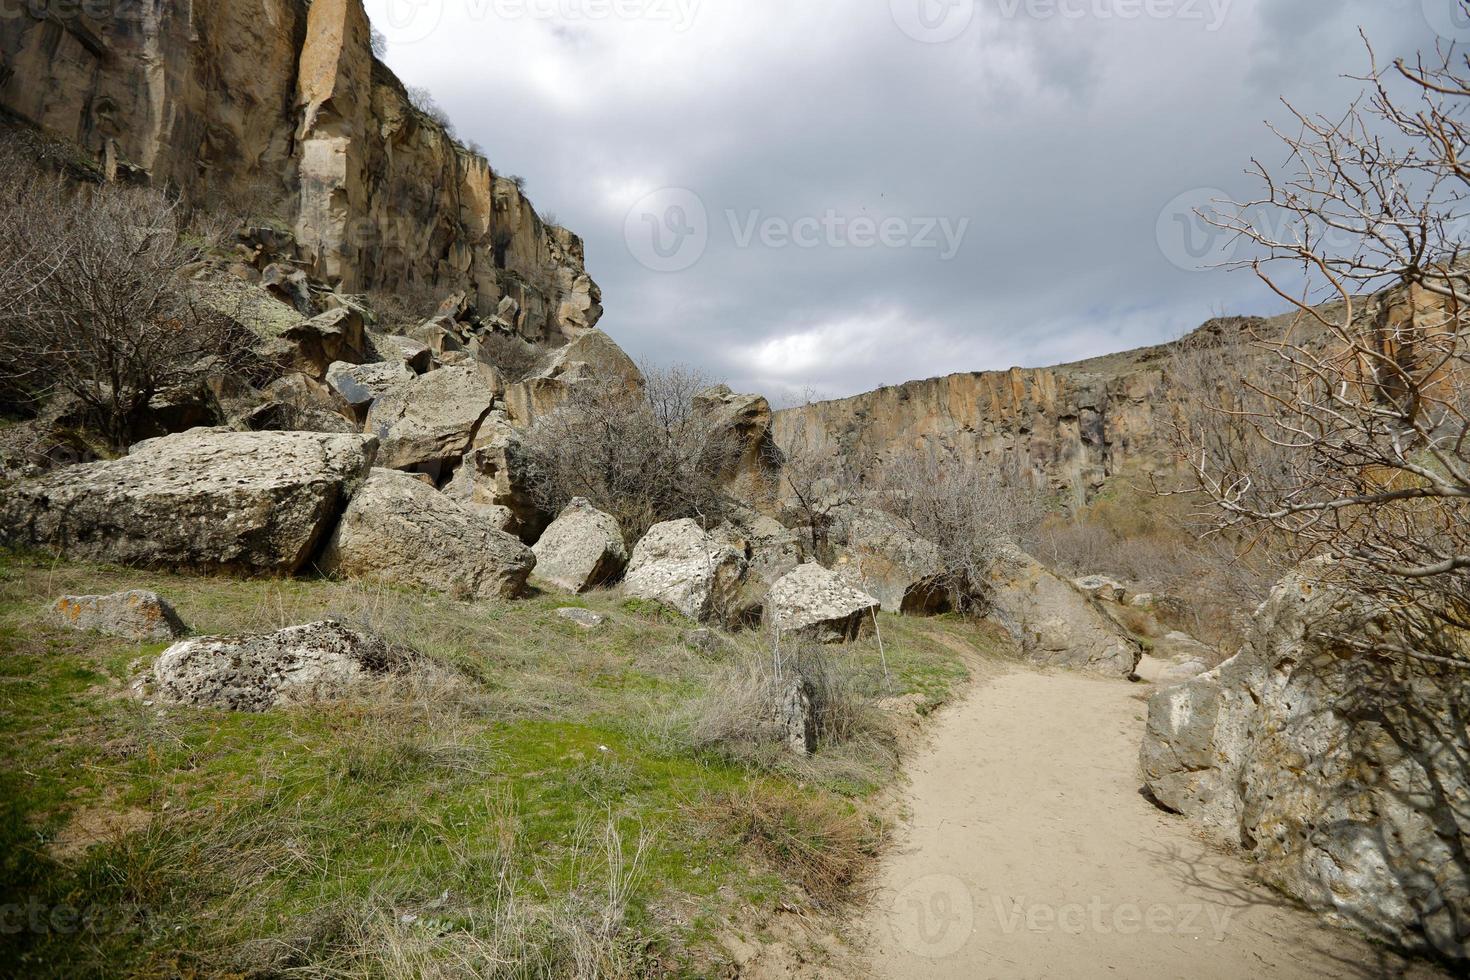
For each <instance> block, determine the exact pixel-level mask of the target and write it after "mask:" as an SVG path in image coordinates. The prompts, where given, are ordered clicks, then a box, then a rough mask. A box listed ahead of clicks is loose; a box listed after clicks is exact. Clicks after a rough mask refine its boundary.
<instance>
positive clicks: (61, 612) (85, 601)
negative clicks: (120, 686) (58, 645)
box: [51, 590, 188, 642]
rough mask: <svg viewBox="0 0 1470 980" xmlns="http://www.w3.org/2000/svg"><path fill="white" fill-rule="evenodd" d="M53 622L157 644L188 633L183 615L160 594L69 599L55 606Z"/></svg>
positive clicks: (52, 609) (129, 593)
mask: <svg viewBox="0 0 1470 980" xmlns="http://www.w3.org/2000/svg"><path fill="white" fill-rule="evenodd" d="M51 620H52V622H55V623H58V624H59V625H61V626H65V627H67V628H68V629H74V630H87V631H91V632H94V633H102V634H105V635H107V636H117V637H121V638H122V639H124V640H138V641H140V642H141V641H149V642H157V641H159V640H172V639H174V638H176V637H180V636H183V635H184V634H185V633H186V632H188V631H187V630H186V629H185V628H184V623H183V621H182V620H180V619H179V614H178V613H176V612H174V607H173V606H171V605H169V604H168V602H167V601H166V600H165V599H163V597H161V596H160V595H159V594H158V593H156V592H145V591H142V590H133V591H131V592H114V593H113V594H111V595H67V596H62V597H61V598H60V599H57V600H56V602H55V603H53V604H52V606H51Z"/></svg>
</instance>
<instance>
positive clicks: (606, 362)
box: [505, 330, 645, 427]
mask: <svg viewBox="0 0 1470 980" xmlns="http://www.w3.org/2000/svg"><path fill="white" fill-rule="evenodd" d="M589 383H596V384H600V385H603V386H605V390H604V391H603V394H604V395H605V396H609V397H611V396H613V395H614V394H615V393H617V392H626V393H627V395H628V396H629V397H638V396H639V395H640V394H641V393H642V391H643V387H644V384H645V381H644V378H643V372H642V371H639V370H638V365H637V364H635V363H633V359H632V358H631V357H629V356H628V355H627V354H626V353H625V352H624V351H623V349H622V348H621V347H619V346H618V345H617V344H616V343H615V342H614V341H613V339H612V338H611V337H609V336H608V335H607V334H605V333H603V332H602V331H601V330H591V331H588V332H587V333H584V334H582V335H581V336H579V337H578V338H577V339H576V340H574V341H572V342H571V343H570V344H568V345H567V346H566V347H563V348H561V349H560V350H558V351H556V352H555V353H553V354H552V355H550V357H548V358H547V359H546V362H545V363H543V364H540V365H537V369H536V371H535V373H534V374H532V375H531V376H530V377H528V378H526V379H524V380H522V381H519V382H517V383H515V384H513V385H511V386H510V387H509V388H507V389H506V392H505V403H506V407H507V408H508V409H509V411H510V417H511V418H512V419H513V420H514V421H515V423H516V424H517V425H520V426H523V427H525V426H530V425H533V424H535V422H536V420H537V419H538V418H540V417H542V416H543V415H550V414H551V413H552V412H554V411H556V410H557V409H558V408H560V407H561V406H562V405H564V404H566V402H567V399H568V397H569V393H570V391H571V389H572V387H573V386H575V385H579V384H589Z"/></svg>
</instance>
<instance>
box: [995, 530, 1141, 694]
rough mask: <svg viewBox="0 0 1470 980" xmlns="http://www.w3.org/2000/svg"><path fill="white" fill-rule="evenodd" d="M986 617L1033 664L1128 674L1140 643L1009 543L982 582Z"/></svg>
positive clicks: (1138, 655) (998, 552)
mask: <svg viewBox="0 0 1470 980" xmlns="http://www.w3.org/2000/svg"><path fill="white" fill-rule="evenodd" d="M984 591H985V600H986V602H987V603H988V605H989V608H990V615H991V616H992V617H993V618H994V619H996V620H997V621H999V622H1000V623H1001V625H1002V626H1004V627H1005V628H1006V630H1007V631H1008V632H1010V634H1011V635H1012V636H1013V637H1015V638H1016V641H1017V642H1018V643H1019V644H1020V645H1021V650H1022V653H1023V655H1024V656H1025V657H1026V659H1028V660H1030V661H1032V662H1033V663H1038V664H1044V665H1047V666H1055V667H1068V668H1071V669H1074V670H1081V671H1086V672H1088V673H1093V674H1102V675H1104V676H1109V677H1122V678H1131V677H1132V676H1133V674H1134V671H1135V670H1136V669H1137V668H1138V662H1139V660H1140V659H1141V658H1142V657H1143V647H1142V646H1141V645H1140V644H1139V642H1138V641H1137V640H1135V639H1134V638H1133V637H1132V636H1130V635H1129V634H1128V632H1127V631H1126V630H1124V629H1123V627H1121V626H1119V625H1118V623H1117V622H1116V621H1115V620H1114V619H1113V618H1112V617H1111V616H1109V615H1108V614H1107V613H1106V612H1104V611H1103V610H1102V609H1101V608H1100V607H1099V605H1098V604H1097V602H1095V601H1094V600H1093V599H1092V598H1090V597H1089V596H1087V595H1086V594H1084V593H1083V592H1082V591H1080V590H1079V589H1078V588H1077V587H1076V586H1075V585H1073V584H1072V583H1071V582H1069V581H1067V580H1066V579H1063V578H1060V577H1058V576H1057V575H1054V574H1053V573H1052V572H1050V571H1049V570H1047V569H1046V568H1045V567H1044V566H1043V565H1042V564H1041V563H1040V562H1039V561H1037V560H1036V559H1035V558H1032V557H1031V556H1030V555H1028V554H1026V553H1025V552H1023V551H1021V550H1020V549H1019V548H1017V547H1015V546H1014V545H1012V544H1009V543H998V544H997V545H996V548H995V557H994V560H993V561H992V563H991V566H990V568H989V570H988V571H987V574H986V580H985V582H984Z"/></svg>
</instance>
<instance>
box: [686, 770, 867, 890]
mask: <svg viewBox="0 0 1470 980" xmlns="http://www.w3.org/2000/svg"><path fill="white" fill-rule="evenodd" d="M693 810H694V816H695V817H696V818H697V819H698V820H700V821H701V822H702V823H705V824H707V825H709V826H710V827H711V828H712V830H713V831H714V832H715V833H720V834H724V835H727V836H729V837H732V838H734V839H736V840H738V841H740V842H741V843H742V844H744V845H745V846H746V847H748V848H750V849H751V850H753V851H754V852H755V853H756V854H757V855H759V856H760V857H761V859H762V860H764V861H765V862H766V863H767V864H769V865H770V866H771V867H772V868H773V869H774V870H776V871H779V872H780V873H781V874H783V875H786V876H789V877H790V878H792V879H793V880H794V881H795V882H796V883H797V884H798V885H799V886H800V887H801V889H802V890H803V891H804V892H805V893H806V895H807V896H808V897H809V898H810V899H811V901H812V902H813V904H814V905H815V906H816V907H817V908H819V909H822V910H823V911H827V912H836V911H840V910H841V909H842V907H843V906H844V905H846V904H848V903H850V902H852V901H853V900H854V899H855V898H856V897H857V896H858V894H859V892H860V888H861V885H862V882H863V876H864V874H865V873H866V872H867V871H868V870H869V869H870V868H871V867H872V863H873V858H875V857H876V856H877V855H878V851H879V849H880V847H881V845H882V833H881V831H880V830H879V829H878V828H877V827H876V826H875V825H874V824H873V822H871V821H870V820H868V819H867V818H865V817H864V816H863V815H861V814H860V813H858V812H856V811H855V810H853V809H851V808H847V809H837V808H834V807H833V805H832V804H831V803H830V802H828V801H825V800H822V799H818V798H815V797H812V796H808V795H806V794H804V793H802V792H800V791H799V790H798V791H793V790H784V789H776V788H769V787H765V786H761V785H759V784H756V783H751V784H749V785H748V786H747V787H746V788H745V789H744V790H741V791H735V792H729V793H720V794H716V795H713V796H711V797H709V798H707V799H705V800H702V801H701V802H700V803H699V804H697V805H696V806H695V807H694V808H693Z"/></svg>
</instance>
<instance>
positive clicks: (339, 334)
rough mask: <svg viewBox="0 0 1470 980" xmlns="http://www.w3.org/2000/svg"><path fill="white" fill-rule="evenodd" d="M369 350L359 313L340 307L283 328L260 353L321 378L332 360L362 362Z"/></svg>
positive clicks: (325, 373)
mask: <svg viewBox="0 0 1470 980" xmlns="http://www.w3.org/2000/svg"><path fill="white" fill-rule="evenodd" d="M369 350H370V347H369V345H368V338H367V331H366V330H365V329H364V327H363V322H362V314H361V313H359V312H358V311H357V310H354V309H352V308H350V307H341V308H338V309H335V310H328V311H327V312H326V313H323V314H321V315H320V316H314V317H312V318H311V319H310V320H307V321H305V322H304V323H297V324H294V325H293V326H291V327H289V328H287V329H286V330H283V331H282V332H281V333H280V334H278V335H277V336H275V337H273V338H271V339H269V340H267V341H266V342H265V343H264V344H263V345H262V347H261V354H262V356H264V357H266V358H269V359H270V360H272V361H275V362H276V363H277V364H279V365H280V366H281V367H283V368H286V369H287V370H291V371H300V372H301V373H303V374H308V375H310V376H311V377H313V378H316V379H318V380H321V379H322V378H325V377H326V375H327V368H328V367H330V366H331V365H332V364H333V363H335V362H337V361H348V362H350V363H352V364H361V363H362V362H363V361H365V360H367V359H368V356H369V354H368V352H369Z"/></svg>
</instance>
